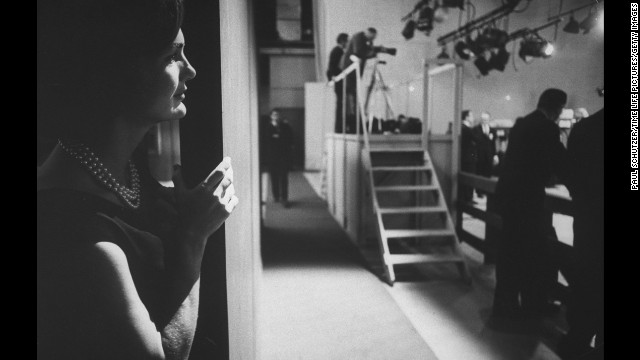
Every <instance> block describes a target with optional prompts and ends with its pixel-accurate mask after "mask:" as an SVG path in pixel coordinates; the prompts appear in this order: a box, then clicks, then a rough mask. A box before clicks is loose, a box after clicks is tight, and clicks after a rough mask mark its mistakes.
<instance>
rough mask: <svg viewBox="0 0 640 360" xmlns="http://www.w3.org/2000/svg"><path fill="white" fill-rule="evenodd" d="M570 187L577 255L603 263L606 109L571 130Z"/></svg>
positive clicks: (568, 159) (574, 243) (568, 182)
mask: <svg viewBox="0 0 640 360" xmlns="http://www.w3.org/2000/svg"><path fill="white" fill-rule="evenodd" d="M566 184H567V188H568V189H569V192H570V193H571V198H572V204H573V209H574V212H575V213H574V218H573V229H574V242H573V245H574V248H575V249H576V251H577V254H578V255H580V256H581V257H583V258H586V259H591V260H593V261H598V260H599V261H602V259H603V258H602V254H603V251H604V248H603V245H604V241H603V240H604V108H603V109H602V110H600V111H598V112H597V113H595V114H593V115H592V116H590V117H588V118H585V119H582V120H581V121H580V122H579V123H577V124H576V125H575V126H574V127H573V129H571V135H570V136H569V143H568V149H567V182H566Z"/></svg>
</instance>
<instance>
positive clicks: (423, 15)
mask: <svg viewBox="0 0 640 360" xmlns="http://www.w3.org/2000/svg"><path fill="white" fill-rule="evenodd" d="M416 28H417V29H418V30H419V31H422V32H424V33H425V35H427V36H429V35H431V30H433V8H431V7H428V6H425V7H423V8H422V10H420V15H419V17H418V21H417V22H416Z"/></svg>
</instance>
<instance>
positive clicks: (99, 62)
mask: <svg viewBox="0 0 640 360" xmlns="http://www.w3.org/2000/svg"><path fill="white" fill-rule="evenodd" d="M182 19H183V1H182V0H63V1H39V2H38V23H37V34H38V35H37V37H38V70H37V71H38V81H37V102H38V105H37V106H38V133H39V135H40V136H44V137H47V138H55V137H61V136H63V137H65V136H71V137H75V136H89V135H90V133H92V132H95V130H96V129H99V128H100V127H99V126H100V124H101V123H102V122H104V121H107V120H109V119H112V118H114V117H115V116H118V115H120V114H122V112H123V111H125V110H127V109H130V108H131V106H134V104H135V101H136V97H139V94H137V93H136V92H140V88H141V86H140V81H141V75H142V72H143V68H141V66H140V65H141V64H142V60H143V59H147V58H148V59H151V58H152V57H154V56H158V55H159V54H161V52H162V51H163V49H165V48H166V47H167V46H169V45H170V44H171V42H172V41H173V40H174V39H175V37H176V35H177V34H178V31H179V30H180V27H181V25H182Z"/></svg>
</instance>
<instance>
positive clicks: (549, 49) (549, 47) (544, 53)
mask: <svg viewBox="0 0 640 360" xmlns="http://www.w3.org/2000/svg"><path fill="white" fill-rule="evenodd" d="M553 50H554V47H553V44H551V43H550V42H548V41H547V40H545V39H543V38H541V37H540V36H539V35H537V34H536V35H530V36H528V37H526V38H525V39H524V40H522V42H521V43H520V51H519V52H518V55H519V56H520V58H521V59H522V60H523V61H524V62H526V63H530V62H531V60H532V59H533V58H536V57H541V58H548V57H550V56H551V55H552V54H553Z"/></svg>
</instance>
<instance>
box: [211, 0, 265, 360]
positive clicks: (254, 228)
mask: <svg viewBox="0 0 640 360" xmlns="http://www.w3.org/2000/svg"><path fill="white" fill-rule="evenodd" d="M250 19H252V16H251V8H250V1H248V0H220V53H221V54H222V58H221V88H222V133H223V151H224V155H225V156H230V157H231V159H232V160H231V164H232V166H233V170H234V187H235V191H236V194H237V196H238V198H239V199H240V203H239V205H238V206H237V207H236V209H235V211H234V213H233V214H232V215H231V217H230V218H229V219H228V220H227V222H226V225H225V235H226V236H225V237H226V269H227V304H228V321H229V359H230V360H254V359H257V358H258V347H259V346H258V335H257V334H258V331H257V313H258V305H259V301H258V294H259V283H260V279H261V272H262V261H261V255H260V191H259V190H260V189H259V168H258V100H257V80H256V51H255V42H254V38H253V29H252V24H251V22H250ZM212 116H213V114H212Z"/></svg>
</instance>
